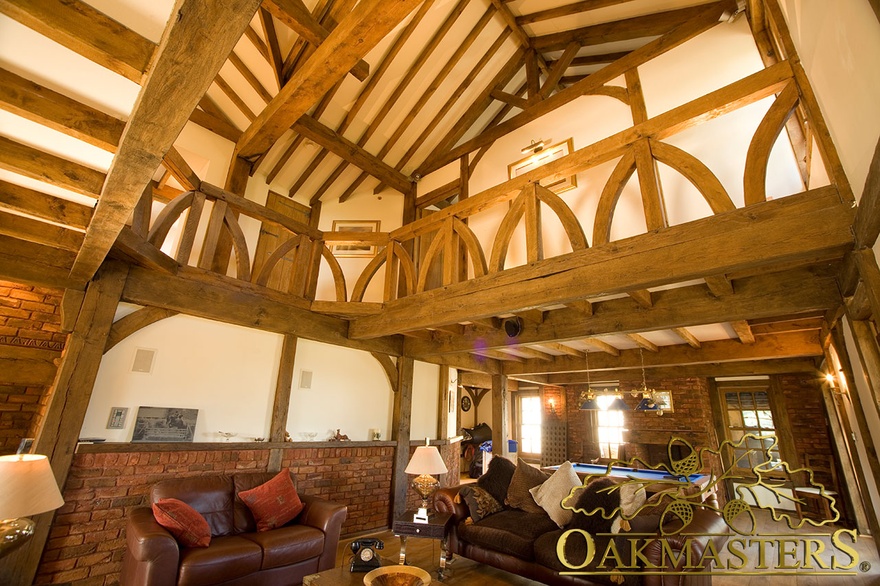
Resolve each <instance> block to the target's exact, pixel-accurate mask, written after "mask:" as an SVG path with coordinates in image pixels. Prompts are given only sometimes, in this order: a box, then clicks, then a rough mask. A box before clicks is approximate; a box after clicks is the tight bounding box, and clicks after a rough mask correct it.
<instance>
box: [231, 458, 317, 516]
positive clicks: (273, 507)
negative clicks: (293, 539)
mask: <svg viewBox="0 0 880 586" xmlns="http://www.w3.org/2000/svg"><path fill="white" fill-rule="evenodd" d="M238 496H239V498H241V500H243V501H244V503H245V504H246V505H247V506H248V508H249V509H250V510H251V513H253V515H254V520H256V522H257V531H269V530H271V529H275V528H276V527H281V526H282V525H284V524H285V523H287V522H288V521H290V520H292V519H293V518H295V517H296V516H297V515H299V513H300V511H302V510H303V508H304V507H305V505H303V503H302V501H301V500H300V498H299V495H298V494H297V493H296V487H295V486H294V485H293V480H292V479H291V478H290V470H287V469H286V468H285V469H284V470H282V471H281V472H279V473H278V475H277V476H275V478H273V479H272V480H270V481H269V482H266V483H265V484H261V485H260V486H258V487H256V488H252V489H251V490H245V491H242V492H240V493H238Z"/></svg>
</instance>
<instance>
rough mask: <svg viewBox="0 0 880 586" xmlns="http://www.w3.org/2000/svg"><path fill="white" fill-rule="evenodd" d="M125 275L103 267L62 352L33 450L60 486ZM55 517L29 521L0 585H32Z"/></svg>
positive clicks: (121, 268) (1, 570) (116, 267)
mask: <svg viewBox="0 0 880 586" xmlns="http://www.w3.org/2000/svg"><path fill="white" fill-rule="evenodd" d="M127 272H128V268H127V267H126V266H125V265H123V264H121V263H108V264H107V265H105V267H104V270H102V271H100V272H99V273H98V274H97V275H96V277H95V279H94V280H92V281H91V282H90V283H89V286H88V289H87V290H86V295H85V300H84V301H83V305H82V309H81V310H80V313H79V316H78V317H77V320H76V326H75V327H74V329H73V332H71V334H70V336H69V337H68V339H67V344H65V346H64V353H63V355H62V362H61V365H60V366H59V368H58V374H57V375H56V377H55V382H54V383H53V385H52V391H51V392H50V394H49V397H50V398H49V405H48V406H47V408H46V414H45V417H44V418H43V420H42V423H41V425H40V428H39V431H38V432H37V436H36V441H35V443H34V450H33V453H35V454H45V455H46V456H47V457H48V458H49V462H50V463H51V465H52V471H53V472H54V474H55V479H56V480H57V481H58V484H59V486H64V485H65V483H66V481H67V475H68V472H69V470H70V465H71V463H72V461H73V455H74V452H75V450H76V445H77V442H78V439H79V433H80V430H81V429H82V424H83V420H84V419H85V416H86V410H87V409H88V406H89V399H90V398H91V395H92V389H93V387H94V385H95V379H96V378H97V376H98V368H99V367H100V366H101V357H102V356H103V355H104V346H105V345H106V343H107V336H108V334H109V332H110V326H111V324H112V322H113V316H114V315H115V313H116V306H117V304H118V302H119V298H120V295H121V293H122V289H123V287H124V285H125V280H126V274H127ZM54 516H55V511H50V512H48V513H43V514H42V515H39V516H38V517H36V518H35V519H34V521H35V522H36V524H37V525H36V530H35V533H34V537H33V538H32V539H31V540H30V541H29V542H27V543H26V544H25V545H24V546H23V547H22V548H21V549H20V550H18V551H17V552H15V555H14V556H9V557H7V558H5V559H4V560H3V564H2V567H0V578H2V579H0V582H3V583H4V584H9V585H19V584H20V585H26V584H31V583H32V582H33V577H34V575H35V574H36V571H37V566H38V565H39V563H40V557H41V555H42V553H43V548H44V547H45V545H46V541H47V539H48V537H49V529H50V528H51V523H52V519H53V518H54Z"/></svg>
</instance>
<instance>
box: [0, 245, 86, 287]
mask: <svg viewBox="0 0 880 586" xmlns="http://www.w3.org/2000/svg"><path fill="white" fill-rule="evenodd" d="M74 258H75V255H74V254H73V253H71V252H69V251H67V250H61V249H59V248H51V247H49V246H44V245H42V244H35V243H33V242H27V241H24V240H19V239H17V238H12V237H11V236H4V235H2V234H0V275H2V278H3V279H6V280H9V281H15V282H17V283H24V284H27V285H38V286H40V287H56V288H59V289H82V288H83V287H82V286H81V285H79V286H78V284H76V283H74V282H73V281H71V280H70V278H69V277H68V274H69V272H70V266H71V265H72V264H73V259H74Z"/></svg>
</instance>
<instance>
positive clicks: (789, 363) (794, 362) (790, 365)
mask: <svg viewBox="0 0 880 586" xmlns="http://www.w3.org/2000/svg"><path fill="white" fill-rule="evenodd" d="M815 360H816V359H815V358H778V359H776V358H774V359H770V360H748V361H743V362H706V363H704V364H689V365H675V366H661V367H656V368H652V369H651V370H650V371H649V372H648V376H649V377H651V378H652V379H667V378H687V377H696V376H698V377H716V376H754V375H771V374H791V373H793V372H802V373H810V374H816V375H817V376H818V369H817V367H816V362H815ZM608 372H614V373H615V375H616V376H619V377H620V378H621V379H624V380H626V379H630V380H640V379H641V376H642V373H641V368H640V367H638V366H636V367H631V368H629V367H628V368H621V369H618V370H611V371H608ZM511 376H517V377H520V376H527V377H534V376H543V377H546V378H545V381H544V383H545V384H551V385H581V384H586V383H587V375H586V373H582V372H561V373H555V374H545V375H534V374H531V375H529V374H527V375H511ZM661 390H662V389H661Z"/></svg>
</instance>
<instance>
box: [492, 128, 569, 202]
mask: <svg viewBox="0 0 880 586" xmlns="http://www.w3.org/2000/svg"><path fill="white" fill-rule="evenodd" d="M572 152H574V140H572V139H570V138H569V139H568V140H564V141H562V142H560V143H557V144H554V145H553V146H549V147H546V148H544V149H543V150H540V151H538V152H537V153H533V154H531V155H529V156H528V157H526V158H524V159H521V160H519V161H517V162H515V163H512V164H510V165H508V166H507V174H508V177H509V178H510V179H513V178H514V177H519V176H520V175H523V174H525V173H528V172H529V171H534V170H535V169H537V168H538V167H540V166H541V165H546V164H547V163H549V162H550V161H555V160H556V159H561V158H562V157H564V156H566V155H570V154H571V153H572ZM541 185H542V186H543V187H546V188H547V189H549V190H550V191H552V192H554V193H562V192H563V191H568V190H569V189H574V188H575V187H577V175H570V176H568V177H562V176H559V175H551V176H549V177H545V178H544V179H541Z"/></svg>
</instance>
